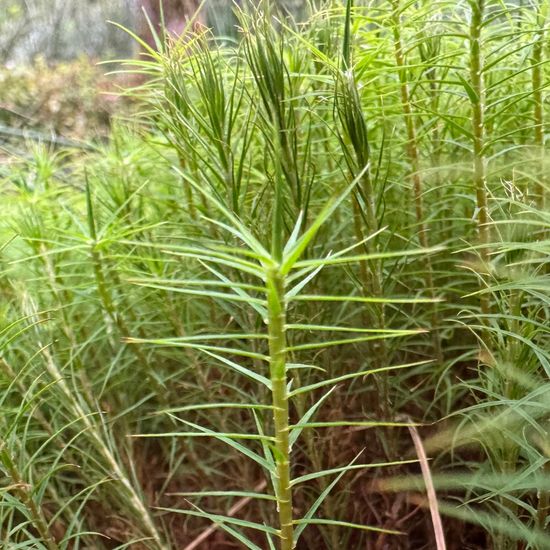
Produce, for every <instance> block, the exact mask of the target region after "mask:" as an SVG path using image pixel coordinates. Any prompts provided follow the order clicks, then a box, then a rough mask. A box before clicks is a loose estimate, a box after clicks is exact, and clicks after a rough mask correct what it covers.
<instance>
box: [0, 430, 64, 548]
mask: <svg viewBox="0 0 550 550" xmlns="http://www.w3.org/2000/svg"><path fill="white" fill-rule="evenodd" d="M0 462H1V463H2V464H3V465H4V468H6V471H7V473H8V475H9V477H10V478H11V481H12V483H13V487H14V489H13V491H14V493H16V494H17V496H18V498H19V499H20V500H21V502H22V503H23V505H24V506H25V508H27V510H28V511H29V514H30V516H31V520H32V525H33V526H34V528H35V529H36V531H37V532H38V534H39V535H40V538H41V539H42V541H43V542H44V544H45V545H46V548H47V549H48V550H59V546H58V545H57V543H56V542H55V540H54V538H53V536H52V535H51V534H50V530H49V527H48V522H47V521H46V518H45V517H44V514H43V512H42V508H40V507H39V506H37V504H36V502H35V501H34V499H33V497H32V490H31V487H30V486H29V484H28V483H25V481H24V480H23V476H22V475H21V474H20V473H19V469H18V468H17V466H16V464H15V462H14V461H13V459H12V457H11V455H10V453H9V452H8V450H7V449H6V448H5V443H4V442H3V441H2V440H0Z"/></svg>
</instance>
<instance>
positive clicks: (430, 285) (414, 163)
mask: <svg viewBox="0 0 550 550" xmlns="http://www.w3.org/2000/svg"><path fill="white" fill-rule="evenodd" d="M392 8H393V13H392V20H393V40H394V42H393V43H394V53H395V63H396V65H397V68H398V74H399V83H400V87H399V89H400V93H401V107H402V109H403V117H404V119H405V126H406V128H407V155H408V157H409V162H410V164H411V178H412V182H413V192H414V206H415V213H416V223H417V224H418V238H419V241H420V246H422V247H423V248H429V246H430V243H429V239H428V230H427V227H426V223H425V221H424V204H423V199H422V193H423V187H424V186H423V182H422V177H421V175H420V154H419V149H418V140H417V136H416V127H415V123H414V116H413V109H412V106H411V98H410V91H409V85H408V81H407V68H406V66H405V56H404V53H403V40H402V38H401V17H400V13H399V0H392ZM425 267H426V269H425V271H424V282H425V284H426V288H427V290H428V292H429V294H430V297H431V298H432V299H433V300H434V306H433V308H432V329H433V330H432V339H433V345H434V349H435V353H436V357H437V358H438V360H439V361H442V360H443V354H442V351H441V341H440V339H439V324H440V323H439V313H438V311H437V305H436V302H435V298H436V295H435V286H434V281H433V266H432V262H431V259H430V256H427V257H426V264H425Z"/></svg>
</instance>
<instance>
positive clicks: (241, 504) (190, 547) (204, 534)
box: [183, 480, 267, 550]
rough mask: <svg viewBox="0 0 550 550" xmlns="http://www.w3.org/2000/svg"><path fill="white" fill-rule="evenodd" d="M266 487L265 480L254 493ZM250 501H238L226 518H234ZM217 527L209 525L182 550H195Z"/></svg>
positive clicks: (242, 499) (243, 499) (247, 499)
mask: <svg viewBox="0 0 550 550" xmlns="http://www.w3.org/2000/svg"><path fill="white" fill-rule="evenodd" d="M266 485H267V482H266V481H265V480H263V481H261V482H260V483H258V485H256V487H255V488H254V490H255V491H256V492H260V491H263V490H264V489H265V487H266ZM251 500H252V498H251V497H245V498H241V499H239V500H238V501H237V502H236V503H235V504H234V505H233V506H231V508H230V509H229V510H228V512H227V515H228V516H230V517H231V516H234V515H235V514H236V513H237V512H238V511H239V510H240V509H241V508H243V507H244V506H246V505H247V504H248V503H249V502H250V501H251ZM218 528H219V526H218V525H216V524H213V525H211V526H210V527H209V528H208V529H206V530H205V531H203V532H202V533H201V534H200V535H199V536H198V537H196V538H195V539H193V540H192V541H191V542H190V543H189V544H188V545H187V546H186V547H185V548H184V549H183V550H195V549H196V548H198V547H199V545H200V544H201V543H203V542H204V541H205V540H206V539H207V538H208V537H210V535H213V534H214V533H215V532H216V531H217V530H218Z"/></svg>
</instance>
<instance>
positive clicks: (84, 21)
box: [0, 0, 303, 65]
mask: <svg viewBox="0 0 550 550" xmlns="http://www.w3.org/2000/svg"><path fill="white" fill-rule="evenodd" d="M158 3H159V0H76V1H74V0H0V14H2V17H0V60H1V61H2V63H3V64H4V65H5V64H8V65H9V64H16V63H28V62H29V61H31V60H33V59H34V58H36V56H42V57H44V58H46V59H48V60H70V59H74V58H77V57H79V56H82V55H86V56H89V57H93V58H102V59H103V58H109V57H111V56H128V55H131V54H132V53H133V51H134V49H135V44H133V43H132V40H131V39H129V37H128V36H127V35H125V34H124V33H123V32H121V31H120V30H119V29H117V28H116V27H114V26H113V25H111V24H109V23H108V21H116V22H117V23H120V24H122V25H124V26H125V27H128V28H131V29H136V30H140V29H142V28H143V26H144V25H143V9H145V10H146V11H147V12H148V14H149V15H150V16H151V17H152V18H153V17H154V15H155V12H156V11H158ZM278 3H279V4H282V5H283V6H284V7H286V8H288V9H289V10H291V11H296V10H299V7H300V5H301V4H302V3H303V1H302V0H279V1H278ZM163 4H164V11H165V14H166V16H167V18H168V17H169V16H172V17H177V14H178V12H179V14H180V16H183V17H185V16H188V15H189V14H192V13H194V12H195V10H196V9H197V7H198V6H199V4H200V2H199V1H198V0H163ZM233 4H234V2H233V0H206V2H204V3H203V9H202V10H201V13H202V14H203V15H202V20H203V22H204V23H205V24H207V25H208V26H209V27H211V28H213V29H214V31H215V32H216V33H217V34H222V35H223V34H232V33H233V32H234V31H233V17H232V6H233ZM168 23H169V22H168Z"/></svg>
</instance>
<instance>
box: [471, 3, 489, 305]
mask: <svg viewBox="0 0 550 550" xmlns="http://www.w3.org/2000/svg"><path fill="white" fill-rule="evenodd" d="M470 4H471V7H472V13H471V17H472V19H471V22H470V85H471V88H472V93H471V94H469V95H470V101H471V109H472V125H473V132H472V134H473V144H472V145H473V153H474V186H475V192H476V206H477V231H478V236H479V242H480V244H481V249H480V255H481V261H482V264H483V265H482V269H483V271H484V272H486V273H488V271H489V256H490V249H489V246H488V245H489V243H490V240H491V234H490V230H489V225H488V222H489V212H488V204H487V159H486V157H485V151H484V147H485V123H484V118H485V83H484V79H483V60H482V55H481V30H482V26H483V15H484V12H485V0H471V1H470ZM480 305H481V312H482V314H483V315H488V314H489V313H490V311H491V306H490V301H489V294H488V293H483V294H481V297H480Z"/></svg>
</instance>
